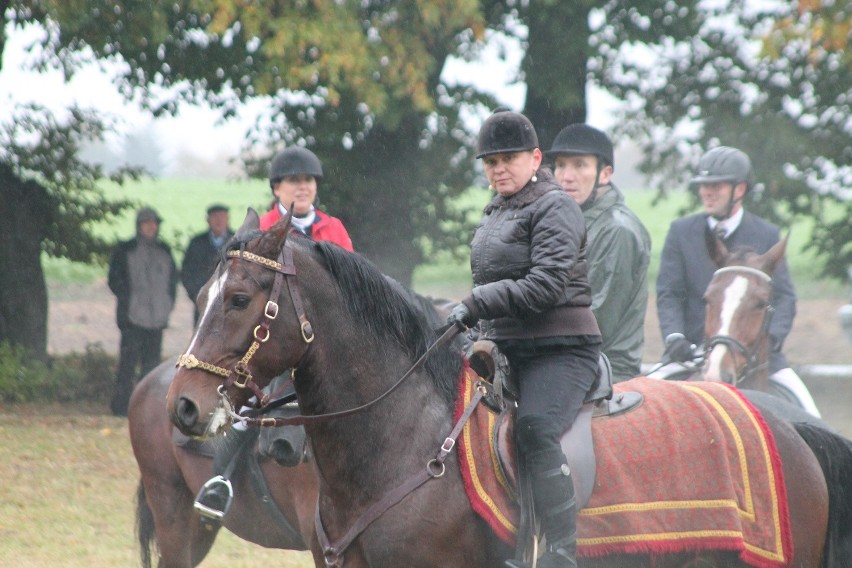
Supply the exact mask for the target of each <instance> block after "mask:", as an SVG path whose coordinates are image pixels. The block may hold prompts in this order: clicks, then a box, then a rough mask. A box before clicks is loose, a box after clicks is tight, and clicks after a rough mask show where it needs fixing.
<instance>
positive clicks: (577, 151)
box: [545, 123, 615, 170]
mask: <svg viewBox="0 0 852 568" xmlns="http://www.w3.org/2000/svg"><path fill="white" fill-rule="evenodd" d="M545 155H546V156H547V157H548V158H555V157H556V156H562V155H574V156H576V155H590V156H596V157H597V158H598V160H600V161H601V162H603V164H602V166H612V168H613V170H615V159H614V153H613V150H612V140H610V139H609V136H607V135H606V133H605V132H602V131H600V130H598V129H597V128H593V127H591V126H589V125H588V124H582V123H580V124H569V125H568V126H566V127H565V128H563V129H562V130H560V131H559V134H557V135H556V138H554V139H553V146H552V147H551V148H550V150H548V151H547V152H545Z"/></svg>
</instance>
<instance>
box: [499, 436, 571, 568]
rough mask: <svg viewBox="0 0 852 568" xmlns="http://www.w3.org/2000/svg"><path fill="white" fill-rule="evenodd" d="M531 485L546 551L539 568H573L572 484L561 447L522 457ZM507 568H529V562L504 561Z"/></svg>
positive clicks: (540, 450)
mask: <svg viewBox="0 0 852 568" xmlns="http://www.w3.org/2000/svg"><path fill="white" fill-rule="evenodd" d="M525 461H526V464H527V471H528V473H529V475H530V476H531V479H532V484H533V501H534V504H535V510H536V514H537V515H538V517H539V519H540V520H541V527H542V532H543V533H544V536H545V537H546V538H547V551H546V552H545V553H544V554H543V555H542V556H541V557H540V558H539V559H538V562H537V564H536V566H538V567H539V568H576V567H577V559H576V551H577V510H576V509H577V504H576V501H575V500H574V483H573V482H572V481H571V472H570V470H569V469H568V464H567V463H566V462H565V456H564V454H563V453H562V448H560V447H559V446H558V445H557V446H555V447H553V448H548V449H539V450H536V451H534V452H532V453H529V454H528V455H527V456H526V457H525ZM506 565H507V566H510V567H511V568H529V567H530V566H531V563H524V562H519V561H517V560H507V561H506Z"/></svg>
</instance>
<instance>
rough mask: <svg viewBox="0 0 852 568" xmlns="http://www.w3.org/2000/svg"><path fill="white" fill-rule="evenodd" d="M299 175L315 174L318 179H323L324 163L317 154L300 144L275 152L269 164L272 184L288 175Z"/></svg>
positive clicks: (270, 182)
mask: <svg viewBox="0 0 852 568" xmlns="http://www.w3.org/2000/svg"><path fill="white" fill-rule="evenodd" d="M297 175H309V176H313V177H315V178H316V179H317V181H319V180H321V179H322V164H321V163H320V161H319V158H317V155H316V154H314V153H313V152H311V151H310V150H308V149H307V148H302V147H300V146H293V147H291V148H286V149H284V150H281V151H280V152H278V153H277V154H275V156H274V157H273V158H272V162H271V163H270V164H269V184H270V185H273V184H275V183H276V182H278V181H280V180H281V179H283V178H285V177H287V176H297Z"/></svg>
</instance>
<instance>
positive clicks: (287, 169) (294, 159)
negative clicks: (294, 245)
mask: <svg viewBox="0 0 852 568" xmlns="http://www.w3.org/2000/svg"><path fill="white" fill-rule="evenodd" d="M321 179H322V164H321V163H320V161H319V158H317V157H316V154H314V153H313V152H311V151H310V150H308V149H307V148H300V147H298V146H294V147H292V148H287V149H286V150H282V151H281V152H278V153H277V154H276V155H275V157H274V158H272V163H271V164H270V166H269V185H270V187H271V188H272V194H273V195H275V199H276V202H275V205H274V206H273V207H272V209H271V210H269V211H268V212H267V213H266V214H264V215H263V216H262V217H261V218H260V228H261V229H263V230H264V231H266V230H267V229H269V227H271V226H272V225H274V224H275V222H276V221H278V219H280V218H281V217H282V216H284V215H286V214H287V207H288V206H289V205H290V204H291V203H292V204H293V221H292V227H293V231H294V232H297V233H301V234H303V235H305V236H307V237H309V238H311V239H314V240H315V241H331V242H333V243H335V244H337V245H340V246H341V247H343V248H345V249H346V250H348V251H352V250H353V249H352V240H351V239H350V238H349V233H347V232H346V228H345V227H344V226H343V223H341V222H340V219H338V218H336V217H332V216H331V215H328V214H327V213H323V212H322V211H320V210H319V209H317V208H316V207H314V201H315V200H316V197H317V183H318V182H319V180H321Z"/></svg>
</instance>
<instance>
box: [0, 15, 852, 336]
mask: <svg viewBox="0 0 852 568" xmlns="http://www.w3.org/2000/svg"><path fill="white" fill-rule="evenodd" d="M0 8H2V9H3V10H2V13H3V15H4V18H5V20H4V21H5V22H7V26H6V27H5V28H4V34H5V31H6V30H9V29H11V28H10V26H28V25H31V24H38V25H40V26H41V27H43V28H44V30H45V33H44V34H43V36H42V38H43V39H42V40H41V41H40V42H39V44H40V45H39V46H38V53H40V56H39V58H38V59H37V61H36V66H37V67H38V66H41V68H60V69H62V70H63V71H64V72H65V73H66V74H67V75H68V76H71V75H72V74H73V73H74V72H75V71H76V70H77V69H79V68H80V66H81V65H82V64H83V63H85V62H88V61H91V60H92V59H95V60H100V61H108V62H112V63H116V62H117V63H121V64H122V65H123V71H122V73H121V74H120V76H119V77H118V78H117V86H118V88H119V90H120V92H121V93H122V94H123V95H124V96H125V97H126V99H127V101H128V104H133V105H138V106H140V107H142V108H144V109H147V110H148V111H150V112H151V113H152V115H154V116H162V115H168V114H173V113H176V112H177V110H178V108H179V106H180V105H181V104H185V103H192V104H204V105H207V106H209V107H211V108H213V109H216V110H217V112H219V113H220V115H221V116H222V117H228V116H232V115H233V114H234V113H236V112H237V110H238V109H239V108H240V107H241V105H243V104H244V103H246V102H249V101H255V100H262V101H263V102H264V104H265V105H266V110H265V112H264V113H262V115H261V117H260V118H259V119H258V121H257V122H256V123H255V125H254V127H253V128H252V129H251V130H250V131H249V132H248V133H247V136H246V139H245V145H244V152H243V155H242V156H241V158H242V161H243V165H244V170H245V172H246V175H250V176H256V177H265V174H266V164H267V163H268V160H269V158H270V157H271V156H272V154H273V153H274V152H275V151H276V150H278V149H280V148H281V147H283V146H286V145H292V144H301V145H305V146H308V147H310V148H311V149H312V150H314V151H315V152H316V153H317V154H318V155H319V156H320V158H321V159H322V161H323V165H324V169H325V171H326V177H325V179H324V181H323V184H322V185H321V188H320V199H321V201H322V205H323V206H325V207H326V208H327V209H329V210H330V211H331V212H332V213H333V214H334V215H336V216H339V217H341V218H342V219H343V221H344V223H345V224H346V226H347V227H348V228H349V230H350V232H351V234H352V237H353V240H354V242H355V245H356V248H357V249H358V250H359V252H361V253H363V254H365V255H366V256H367V257H369V258H371V259H372V260H373V261H374V262H376V264H378V266H379V267H380V268H381V269H382V270H384V271H385V272H386V273H388V274H390V275H392V276H394V277H396V278H397V279H399V280H401V281H402V282H406V283H407V282H410V278H411V274H412V271H413V269H414V267H416V266H417V265H418V264H420V263H422V262H423V261H425V260H427V259H428V258H429V255H430V254H431V253H432V252H434V251H442V250H443V251H445V250H461V249H460V247H463V246H464V245H466V244H467V242H468V239H469V229H470V227H469V226H468V225H466V223H465V220H464V212H463V211H459V210H457V209H456V208H455V206H454V203H457V201H455V202H454V198H455V197H457V196H458V195H460V194H461V192H463V191H464V190H465V189H467V188H468V187H469V186H470V185H471V184H472V183H473V181H474V178H475V175H476V168H475V165H474V160H473V159H472V152H471V150H472V147H473V143H474V139H475V132H476V129H477V127H478V124H479V123H480V122H481V120H482V118H483V117H484V116H485V115H486V114H487V112H488V111H489V110H490V109H491V108H493V106H494V105H495V101H494V100H493V99H492V98H491V97H490V96H489V95H487V94H486V89H483V88H482V85H478V84H465V83H461V84H457V83H455V82H450V81H448V80H447V79H446V77H445V74H444V70H445V67H446V65H447V62H448V60H449V59H450V58H462V59H467V60H471V61H475V60H476V59H477V57H478V56H479V54H480V53H481V51H482V49H483V46H484V45H485V43H486V42H487V41H488V40H489V38H491V37H493V36H494V34H500V35H502V36H504V37H509V38H514V39H516V40H517V41H518V42H519V45H520V49H521V50H522V51H523V59H522V63H521V66H520V69H519V70H518V77H517V80H518V81H519V82H522V83H523V84H525V85H526V89H527V93H526V99H525V103H524V107H523V108H522V109H516V110H522V111H523V112H525V113H526V114H527V115H529V116H530V118H531V119H532V120H533V123H534V124H536V126H537V128H538V129H539V134H540V141H541V144H542V147H543V148H545V149H546V148H547V147H549V145H550V142H551V140H552V139H553V137H554V136H555V134H556V133H557V132H558V131H559V130H560V129H561V128H562V127H563V126H565V125H566V124H568V123H571V122H579V121H583V120H585V118H586V116H587V107H588V104H587V100H586V97H587V94H588V93H589V89H588V87H589V85H591V84H594V85H597V86H598V87H601V88H603V89H604V90H606V91H607V92H608V93H610V94H611V95H613V96H614V97H615V98H616V99H618V100H619V101H621V103H622V104H621V106H620V107H619V109H620V110H618V111H617V112H618V116H617V117H614V121H613V123H614V124H615V125H616V126H615V127H614V128H613V131H612V132H611V135H612V136H613V138H614V139H615V140H620V139H630V140H632V141H634V142H636V143H639V144H641V147H642V149H643V151H644V159H643V162H642V165H641V168H642V171H643V172H644V173H645V174H647V175H648V176H649V177H648V179H649V184H650V185H652V186H654V187H657V188H659V189H660V191H661V192H662V193H663V194H664V193H665V192H666V191H670V190H672V189H674V188H682V187H684V181H685V180H686V179H687V178H688V177H689V175H690V173H691V170H692V166H693V165H694V163H695V162H696V161H697V158H698V156H699V155H700V154H701V152H702V151H703V150H704V149H706V148H707V147H708V146H711V145H716V144H725V145H732V146H738V147H740V148H742V149H743V150H745V151H746V152H748V153H749V155H750V156H751V157H752V159H753V161H754V165H755V169H756V173H757V178H758V180H760V181H761V182H762V184H763V185H762V191H757V192H754V194H753V197H754V198H755V199H754V200H753V202H752V203H751V205H750V207H751V208H752V209H754V210H755V211H756V212H758V213H760V214H763V215H768V216H770V217H772V218H774V219H775V220H777V221H780V222H782V223H783V222H785V221H786V220H787V219H789V216H792V215H802V216H809V217H813V218H814V219H815V220H816V221H817V222H816V223H815V229H814V233H813V235H812V241H811V246H812V247H813V249H814V252H815V254H816V255H817V256H819V257H820V258H821V260H822V262H823V267H824V270H825V273H826V274H828V275H830V276H833V277H837V278H844V277H845V274H846V267H847V266H848V265H849V264H852V244H850V243H852V224H850V223H849V222H848V219H849V218H850V217H852V200H850V197H852V195H850V192H852V189H850V187H852V170H850V168H852V166H850V164H852V144H850V133H852V119H850V112H849V111H850V104H852V77H850V70H852V52H850V48H849V39H850V23H852V14H850V10H852V8H850V5H849V3H844V2H823V1H821V0H799V2H780V1H779V2H774V3H773V2H769V3H767V2H760V3H757V2H750V1H736V0H720V1H719V2H713V3H708V2H698V1H697V0H631V1H629V2H628V1H626V0H609V1H608V2H605V3H604V4H600V3H592V2H591V1H589V0H578V1H575V2H562V1H559V0H541V1H537V2H517V1H515V0H483V1H481V2H475V1H473V0H452V1H450V0H398V1H395V2H386V1H371V0H363V1H358V2H352V1H341V2H318V1H313V0H281V1H276V2H234V1H233V0H227V1H226V0H172V1H163V0H144V1H143V0H126V1H120V2H119V1H107V0H28V1H24V0H5V1H4V0H0ZM2 37H3V36H0V50H2V47H3V43H2ZM34 51H35V50H34ZM20 112H23V114H24V115H26V114H29V113H36V114H38V111H37V110H36V109H29V110H26V109H24V110H21V111H20ZM36 114H34V115H32V116H36ZM19 116H20V115H19ZM41 116H44V115H43V114H42V115H41ZM3 120H4V121H8V120H9V116H5V117H4V118H3ZM29 120H30V122H29V123H27V122H24V123H21V124H22V125H23V130H21V125H19V126H18V127H17V129H16V130H15V129H13V130H10V129H9V128H8V127H7V129H6V132H7V133H6V140H7V141H9V142H14V143H13V144H11V145H10V146H8V147H6V148H4V149H3V150H0V173H3V176H2V177H0V192H4V193H5V192H6V191H9V190H7V189H4V188H5V187H12V186H15V187H17V188H18V189H16V190H15V191H22V190H21V189H20V188H22V187H24V184H36V185H27V186H26V187H30V188H35V187H36V186H38V187H41V188H42V189H43V190H45V191H46V194H45V193H43V192H41V191H37V190H35V189H32V192H33V193H32V195H33V196H35V195H39V196H40V197H38V200H39V202H40V203H44V202H45V198H46V200H47V202H49V204H48V205H47V206H45V207H34V208H33V209H34V211H42V212H43V210H45V209H46V210H47V211H48V212H49V213H50V215H49V216H45V215H43V213H42V212H39V213H38V214H37V215H36V214H35V213H33V216H32V218H31V220H30V224H31V225H32V226H33V227H35V228H37V227H42V228H43V230H42V231H41V232H39V231H35V232H34V233H33V234H32V235H31V236H29V237H28V238H29V239H31V240H32V239H41V241H40V242H41V243H42V244H41V248H42V250H45V251H47V252H48V253H49V254H54V255H60V256H67V257H68V258H74V259H78V260H85V259H90V260H91V259H96V258H97V254H99V253H100V252H101V251H102V250H103V245H104V243H98V242H96V241H95V240H92V237H91V236H90V235H89V236H86V235H87V233H86V223H87V222H88V220H89V219H91V218H97V217H98V216H99V215H106V216H108V215H113V214H116V213H117V212H120V211H121V209H122V207H127V206H129V205H130V204H129V203H122V204H110V203H106V202H103V201H99V200H98V198H97V183H96V180H97V179H98V178H100V177H102V176H103V172H102V171H100V170H98V169H97V167H96V166H91V165H86V163H85V162H84V161H82V160H80V159H79V152H78V151H77V150H75V148H76V147H75V146H73V144H75V143H78V142H79V141H80V140H81V139H82V138H81V137H83V138H91V139H98V138H99V137H100V138H102V137H103V133H104V131H105V130H108V129H109V125H108V124H106V123H105V122H104V117H103V116H100V115H98V114H97V113H90V114H86V112H85V111H83V110H78V111H77V112H76V114H75V113H71V114H70V115H69V116H68V117H65V118H63V119H62V120H59V119H55V118H54V119H50V120H47V121H46V122H45V120H44V119H42V120H41V126H39V125H38V124H37V119H34V118H30V119H29ZM63 129H64V132H65V133H66V135H67V136H66V138H65V140H67V144H66V145H65V146H62V145H61V144H60V145H57V143H56V141H57V140H59V139H58V138H52V137H51V135H50V134H49V132H51V131H54V130H56V131H62V130H63ZM72 133H75V134H73V135H72ZM19 140H26V141H28V144H29V145H27V144H25V143H23V142H19ZM33 140H43V142H42V143H36V142H33ZM75 141H76V142H75ZM62 147H64V148H65V149H66V150H65V151H64V152H62V159H61V160H59V161H57V158H58V156H57V154H56V151H57V148H62ZM20 153H23V154H29V155H30V158H32V159H28V160H25V159H22V157H21V156H20V155H19V154H20ZM36 156H39V157H40V158H39V159H35V157H36ZM57 166H59V167H57ZM52 170H56V171H63V172H65V173H63V174H62V175H58V174H57V173H56V171H52ZM74 172H76V173H74ZM136 173H138V172H137V171H135V170H124V171H121V172H120V173H119V174H117V176H116V177H118V178H120V177H121V176H122V175H128V174H136ZM9 179H14V180H17V181H15V182H14V183H12V182H10V181H8V180H9ZM83 195H89V196H93V197H91V199H89V198H86V199H83V198H82V197H80V196H83ZM73 196H78V197H73ZM270 198H271V196H270ZM4 199H5V197H4ZM33 199H35V197H33ZM74 199H78V200H81V199H82V200H83V202H84V203H85V206H83V202H75V201H74ZM828 202H831V203H834V204H837V203H840V204H841V207H843V208H845V212H846V213H847V214H846V215H844V216H843V217H842V218H837V217H834V218H827V217H826V213H825V204H826V203H828ZM782 204H783V207H778V205H782ZM835 210H836V207H835ZM69 211H70V212H72V213H71V214H69ZM74 212H76V213H74ZM48 219H51V220H53V222H54V223H55V224H53V225H52V224H51V222H50V221H48ZM75 235H76V236H75ZM78 237H79V238H78ZM4 238H5V236H4ZM72 243H73V244H72ZM78 245H79V246H78ZM83 250H85V251H88V252H86V253H83V252H82V251H83ZM22 254H23V253H22ZM26 254H27V255H28V256H30V257H32V255H33V254H34V253H33V252H32V251H31V250H30V251H29V252H27V253H26ZM87 254H88V255H89V256H86V255H87ZM8 262H9V261H7V260H5V259H3V260H0V264H3V263H8ZM36 262H37V259H36ZM17 264H18V265H19V264H20V263H17ZM30 264H32V259H31V260H30ZM6 266H8V264H6V265H4V266H0V269H2V271H3V272H5V270H6ZM10 274H13V273H10ZM11 278H13V279H14V278H17V279H18V280H23V278H18V276H17V275H15V276H12V277H11ZM26 278H27V279H30V280H32V279H33V278H35V279H38V274H36V273H35V272H33V273H31V274H30V275H29V276H27V277H26ZM16 295H18V292H8V291H5V290H4V292H3V299H2V300H0V304H3V305H6V304H9V305H12V306H14V305H15V301H14V300H15V298H14V297H15V296H16ZM7 300H8V301H7ZM5 310H6V311H3V310H0V318H7V320H9V318H12V319H14V318H15V316H14V314H11V313H9V310H8V309H5ZM45 314H46V309H45ZM9 336H10V335H9V331H8V330H7V329H6V328H4V326H3V324H2V320H0V340H2V339H3V338H4V337H9ZM33 347H34V348H35V349H36V350H38V349H40V347H39V346H38V345H34V346H33ZM42 351H43V350H42Z"/></svg>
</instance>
